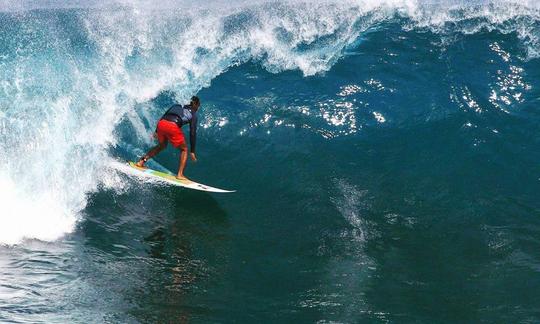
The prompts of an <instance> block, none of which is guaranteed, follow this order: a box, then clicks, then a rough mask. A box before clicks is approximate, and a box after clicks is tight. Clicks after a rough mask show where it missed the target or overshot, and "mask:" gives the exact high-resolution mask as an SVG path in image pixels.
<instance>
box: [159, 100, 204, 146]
mask: <svg viewBox="0 0 540 324" xmlns="http://www.w3.org/2000/svg"><path fill="white" fill-rule="evenodd" d="M161 119H165V120H168V121H172V122H175V123H176V125H178V127H179V128H180V129H181V128H182V126H184V125H185V124H189V144H190V145H191V153H195V144H197V112H196V111H194V110H193V108H192V107H191V105H185V106H183V107H182V106H181V105H172V106H171V108H169V110H167V111H166V112H165V114H164V115H163V117H161Z"/></svg>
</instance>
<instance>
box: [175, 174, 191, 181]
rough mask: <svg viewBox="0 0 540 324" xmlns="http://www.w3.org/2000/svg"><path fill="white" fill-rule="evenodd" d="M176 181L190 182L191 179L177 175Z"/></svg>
mask: <svg viewBox="0 0 540 324" xmlns="http://www.w3.org/2000/svg"><path fill="white" fill-rule="evenodd" d="M176 179H178V180H189V179H188V178H186V177H185V176H184V175H177V176H176Z"/></svg>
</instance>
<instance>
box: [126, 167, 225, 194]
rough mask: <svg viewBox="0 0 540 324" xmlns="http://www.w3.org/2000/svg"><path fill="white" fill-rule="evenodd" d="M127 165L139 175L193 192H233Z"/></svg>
mask: <svg viewBox="0 0 540 324" xmlns="http://www.w3.org/2000/svg"><path fill="white" fill-rule="evenodd" d="M128 165H129V166H130V167H132V168H133V169H135V170H138V171H140V172H141V175H144V176H149V177H152V178H154V179H157V180H161V181H165V182H167V183H170V184H172V185H175V186H180V187H184V188H188V189H194V190H201V191H207V192H220V193H226V192H234V190H233V191H231V190H225V189H220V188H215V187H210V186H207V185H204V184H202V183H198V182H195V181H191V180H187V179H185V180H180V179H177V178H176V177H175V176H174V175H172V174H168V173H165V172H161V171H157V170H153V169H150V168H141V167H138V166H137V165H136V164H135V162H131V161H130V162H129V163H128Z"/></svg>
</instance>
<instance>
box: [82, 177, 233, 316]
mask: <svg viewBox="0 0 540 324" xmlns="http://www.w3.org/2000/svg"><path fill="white" fill-rule="evenodd" d="M86 214H87V215H86V217H85V219H84V221H82V222H81V223H80V226H79V232H80V235H81V236H82V237H83V238H82V241H83V242H84V246H83V247H82V251H81V255H80V258H82V259H84V260H83V261H82V262H84V263H85V267H84V268H85V271H84V272H85V273H83V274H81V276H82V277H83V280H84V281H85V282H86V283H87V284H91V285H93V286H94V287H95V288H96V290H101V289H103V290H102V291H103V293H104V294H105V295H106V296H105V299H106V300H114V301H115V303H116V304H117V305H116V306H115V307H111V308H110V312H105V314H104V319H108V320H128V319H129V320H133V319H135V320H137V321H138V320H142V321H157V320H159V321H163V320H165V321H173V322H185V321H188V320H190V319H193V318H194V317H197V314H200V313H204V312H205V311H206V310H205V309H204V308H203V307H201V306H199V305H198V306H197V307H195V308H194V307H193V306H192V305H194V303H193V302H190V300H189V299H188V298H187V297H186V295H187V293H188V292H189V293H190V296H191V295H193V294H196V293H197V292H198V291H204V289H205V288H204V287H206V286H207V285H209V284H211V282H212V281H215V280H219V276H218V275H219V274H220V273H223V271H222V270H220V269H218V268H220V267H223V266H225V265H226V264H227V262H226V256H227V255H228V252H227V250H228V245H229V242H230V239H229V236H228V233H229V221H228V218H227V213H226V212H225V211H224V210H223V209H222V208H221V207H220V205H219V203H218V201H217V200H216V199H214V197H212V196H211V195H209V194H206V193H201V192H192V191H189V190H182V189H180V190H178V189H177V188H171V187H154V186H153V187H150V188H144V189H142V191H139V192H136V191H128V192H127V193H125V194H116V193H114V192H111V191H107V190H102V191H100V192H98V193H96V194H94V195H93V196H92V197H91V198H90V203H89V205H88V207H87V208H86ZM100 288H101V289H100Z"/></svg>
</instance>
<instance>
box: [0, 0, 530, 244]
mask: <svg viewBox="0 0 540 324" xmlns="http://www.w3.org/2000/svg"><path fill="white" fill-rule="evenodd" d="M393 31H399V33H398V32H395V33H393ZM385 33H387V35H388V38H387V39H385V40H384V41H385V44H386V45H385V46H388V47H389V48H390V47H392V48H393V50H394V51H395V52H393V53H389V54H391V55H390V56H388V57H386V58H384V57H381V58H380V60H379V61H377V62H370V63H369V64H370V69H371V72H373V71H378V70H384V69H388V68H390V69H392V68H395V69H396V71H399V73H411V75H413V73H415V68H414V67H415V66H421V65H422V64H424V63H427V64H432V65H433V67H434V68H436V67H437V66H438V64H439V63H442V64H447V66H446V70H445V71H446V74H444V75H442V78H443V79H442V82H443V83H444V84H445V85H446V86H447V88H446V89H445V90H444V91H443V94H442V95H441V96H440V97H436V96H433V97H431V98H430V100H432V109H433V110H432V111H431V112H430V113H429V114H427V115H425V114H424V115H422V113H420V115H421V116H420V117H422V118H423V117H425V118H428V120H429V119H430V118H431V119H437V118H444V116H448V115H450V114H451V112H449V111H444V110H438V109H439V107H438V106H439V102H438V100H446V99H448V98H450V99H449V100H450V101H451V102H453V103H454V104H455V105H456V107H460V108H461V109H463V110H467V111H468V110H472V111H474V112H476V113H478V114H480V113H482V111H484V110H485V109H491V108H493V109H497V111H500V112H502V113H506V114H519V113H520V112H522V110H520V104H522V103H523V102H524V101H525V100H526V99H525V98H526V97H527V93H528V92H530V91H531V89H532V88H533V87H534V86H535V85H531V84H530V80H529V81H527V80H526V74H527V72H528V71H526V70H525V69H526V65H527V64H531V62H536V60H537V57H538V56H539V55H540V43H539V42H540V41H539V37H540V10H539V9H538V7H537V5H536V4H535V2H533V1H528V2H527V1H524V2H517V1H516V2H511V1H493V2H489V3H488V2H483V1H478V2H475V3H468V4H463V3H462V2H456V3H454V4H444V5H443V4H437V3H430V2H428V3H422V2H417V1H397V0H396V1H391V0H387V1H382V2H381V1H351V2H341V1H340V2H332V1H328V2H324V3H319V2H294V1H290V2H286V1H284V2H272V3H265V2H259V3H247V2H239V3H229V2H227V3H222V2H217V1H216V2H210V3H209V4H208V5H207V6H206V7H205V8H201V7H200V6H199V5H198V4H196V3H194V2H166V3H164V4H160V5H159V6H158V7H156V5H155V4H150V3H148V2H134V3H127V2H114V3H108V4H103V3H90V4H85V5H81V4H80V3H78V2H66V3H62V4H58V3H50V4H49V3H34V2H17V3H15V2H7V3H4V4H3V7H1V12H0V81H1V84H0V158H1V160H2V161H3V166H2V168H1V169H0V184H1V185H0V197H2V198H1V200H2V204H1V205H2V207H1V208H2V210H1V211H0V212H1V213H2V217H1V218H0V243H4V244H15V243H19V242H21V240H23V239H25V238H36V239H40V240H55V239H57V238H58V237H60V236H62V235H63V234H65V233H68V232H70V231H72V230H73V228H74V226H75V225H76V223H77V221H78V220H79V219H80V217H82V216H81V215H82V213H83V211H84V209H85V206H86V205H87V200H88V195H90V194H92V193H93V192H96V190H98V189H99V188H100V187H102V186H104V187H110V188H115V189H119V190H121V189H122V188H123V187H124V186H126V183H125V182H124V180H122V178H120V177H119V176H118V175H117V174H116V173H115V172H114V171H112V170H111V168H108V166H110V164H111V163H112V161H114V160H118V159H121V158H130V159H133V158H135V156H136V155H137V154H140V153H141V152H142V151H141V150H140V149H138V150H136V149H134V147H142V145H148V144H149V140H146V139H147V138H148V135H149V134H150V133H151V132H152V129H153V123H154V122H155V120H156V119H157V118H158V117H159V116H160V114H161V112H162V111H163V109H164V108H165V106H166V105H165V104H164V101H163V100H162V99H163V96H165V97H166V98H167V100H169V101H179V102H185V101H186V100H187V99H188V98H189V97H190V96H192V95H194V94H196V93H198V92H199V91H200V90H201V89H203V88H208V87H210V86H211V84H212V82H213V80H214V79H215V78H216V77H217V76H219V75H221V74H223V73H224V72H225V71H227V70H228V69H231V68H232V67H235V66H243V65H245V64H248V63H249V64H255V65H256V66H259V67H261V68H263V69H264V70H266V71H267V72H270V73H272V74H278V73H282V72H284V71H288V70H294V71H300V72H301V73H302V75H303V76H304V77H305V78H306V80H316V79H317V78H318V77H320V76H324V75H332V73H333V71H332V69H333V67H334V66H335V65H336V64H337V63H338V62H343V61H344V60H348V59H350V57H351V56H355V57H357V60H358V61H356V62H357V64H359V66H360V65H361V64H362V52H363V51H364V53H368V52H369V51H374V50H375V49H374V48H370V47H369V46H367V47H363V46H364V45H365V44H364V43H365V41H366V40H368V39H369V38H370V37H371V36H370V35H377V37H382V36H381V35H383V36H384V35H385ZM490 33H493V35H499V36H500V37H510V38H511V39H510V40H509V41H508V42H510V43H511V44H510V45H508V46H506V48H505V46H502V45H501V42H497V41H492V42H491V43H490V45H489V46H490V47H489V49H487V51H490V53H495V54H496V55H497V57H498V58H499V61H500V64H503V65H504V66H503V67H501V68H499V69H498V70H497V71H496V72H495V73H496V76H494V78H495V79H493V78H491V79H483V80H480V81H478V82H479V83H480V84H479V87H481V88H482V87H483V88H486V89H483V88H482V89H483V90H486V91H487V94H486V93H484V92H483V93H482V94H478V93H477V92H476V89H477V88H475V87H474V86H475V85H474V84H471V85H469V86H467V85H463V84H461V83H460V82H458V80H455V79H453V78H452V75H451V74H449V73H448V71H451V70H453V71H456V70H459V69H463V68H464V65H462V64H461V63H463V62H462V61H461V63H460V61H458V60H455V61H452V60H444V59H441V57H444V56H445V55H453V54H448V53H453V52H455V51H456V50H459V48H460V46H462V45H463V43H464V42H467V40H468V39H471V40H470V41H471V42H474V37H483V36H482V35H489V34H490ZM392 35H394V36H395V37H393V36H392ZM409 36H410V38H409V39H420V40H419V42H420V43H418V44H412V45H411V44H409V45H410V47H409V48H402V47H400V43H402V42H403V43H407V37H409ZM422 41H423V42H422ZM409 45H407V46H409ZM370 46H373V45H370ZM411 48H414V49H415V50H416V51H418V53H417V55H418V56H417V57H411V56H410V55H409V54H410V53H411V52H410V49H411ZM462 48H463V46H462ZM400 50H403V51H404V52H403V53H402V52H400ZM434 51H435V52H436V53H437V55H432V53H433V52H434ZM392 57H394V58H395V59H394V60H393V61H392V62H390V63H389V59H388V58H392ZM423 57H424V58H426V57H427V58H428V59H431V60H432V61H429V62H426V60H424V59H423ZM468 58H469V59H473V58H472V57H468ZM366 64H367V63H366ZM410 64H412V67H410V69H406V68H405V67H407V66H408V65H410ZM470 65H471V64H469V67H470V68H472V67H473V66H470ZM340 69H341V70H340V72H338V73H348V72H347V68H346V67H343V66H342V67H341V68H340ZM423 72H424V73H427V72H426V71H425V70H423ZM261 73H262V72H261ZM374 74H376V73H374ZM256 77H257V76H256ZM414 78H425V79H430V80H433V81H435V82H436V80H439V75H437V74H435V72H434V74H432V75H415V76H414ZM486 78H487V77H486ZM413 80H414V79H413ZM413 82H414V81H413ZM391 83H392V81H391V80H379V79H376V78H369V79H366V80H363V81H361V82H360V81H359V82H356V83H354V82H351V83H350V84H348V85H347V84H345V85H343V84H326V86H328V87H329V88H336V89H337V92H338V96H337V98H334V99H331V98H324V97H320V96H319V97H317V95H316V94H315V93H313V96H314V99H313V101H309V100H310V99H309V98H308V97H305V98H302V99H301V100H300V101H301V102H299V103H298V104H296V103H289V112H287V110H283V109H281V110H280V111H281V112H278V113H279V114H281V115H280V116H282V117H283V118H281V119H280V118H274V119H275V120H274V119H273V121H274V124H273V125H274V126H273V127H289V126H290V125H292V124H294V125H296V126H298V127H301V128H304V129H310V130H313V131H314V132H315V133H317V134H320V135H321V136H322V137H323V138H325V139H326V140H335V139H336V138H337V137H347V136H349V137H354V136H361V130H362V128H365V127H368V128H369V127H390V126H392V125H394V126H399V125H400V122H413V121H414V122H418V120H419V119H422V118H419V119H416V117H418V116H414V115H411V114H414V113H415V112H414V111H411V110H407V108H406V107H401V108H400V109H401V110H397V111H396V110H393V111H384V110H385V108H384V107H385V103H384V102H381V101H380V99H381V97H379V96H376V95H369V94H370V93H371V94H375V93H385V94H391V93H395V94H397V97H396V96H393V97H392V98H393V99H391V100H394V101H393V103H392V104H395V105H397V103H398V102H399V101H400V100H401V99H400V97H399V96H400V95H403V94H407V91H411V89H414V86H412V87H411V85H410V84H407V83H403V84H397V83H394V84H393V85H392V86H387V85H388V84H391ZM222 86H223V87H224V89H223V91H224V92H226V91H227V88H226V87H227V84H223V85H222ZM248 86H249V85H248ZM260 86H261V87H263V85H260ZM434 86H436V85H434ZM276 87H277V90H276V92H275V94H274V95H275V96H278V94H283V95H284V97H288V98H291V100H293V101H291V102H294V98H292V97H294V96H293V95H292V94H286V93H288V92H290V89H287V87H286V85H283V84H281V85H276ZM279 87H281V88H279ZM306 91H307V92H306V93H309V91H308V90H306ZM434 93H435V92H434ZM360 94H363V97H358V98H356V99H357V100H358V101H354V100H352V99H351V100H348V98H353V97H354V96H355V95H356V96H359V95H360ZM298 96H299V97H301V95H300V94H299V95H298ZM351 96H352V97H351ZM389 96H390V95H389ZM311 98H313V97H311ZM442 98H444V99H442ZM356 99H355V100H356ZM242 100H244V103H245V106H246V109H247V110H245V111H244V112H238V111H234V109H236V108H234V109H233V107H228V106H226V103H222V104H223V106H221V107H220V110H219V111H218V110H217V109H215V107H214V108H212V107H211V106H209V107H208V114H207V116H206V117H205V120H204V123H205V124H204V126H205V129H206V130H205V131H203V132H202V136H203V137H204V134H208V135H211V134H212V132H213V131H216V130H217V129H220V128H222V127H223V126H224V125H225V124H226V123H227V122H228V121H231V120H232V119H233V118H234V116H248V117H246V118H239V119H237V120H236V121H235V123H232V122H231V123H229V126H230V127H231V128H230V130H229V132H230V136H231V137H234V136H241V135H242V134H243V133H244V132H246V131H247V130H249V129H252V128H256V127H259V126H261V125H264V123H265V122H268V120H269V119H270V118H272V108H271V107H270V108H269V110H268V111H266V112H265V113H264V115H262V116H257V115H256V114H255V113H253V114H252V113H251V112H250V111H249V106H250V105H262V104H265V102H264V100H265V98H261V97H257V95H256V94H249V95H245V96H244V97H243V99H242ZM362 100H363V101H362ZM389 100H390V99H389ZM165 101H166V100H165ZM284 104H285V105H287V103H284ZM390 106H391V105H390ZM375 107H379V108H375ZM386 107H387V108H388V107H389V106H386ZM485 107H491V108H485ZM228 112H229V113H230V116H228V117H227V114H228ZM233 112H234V113H233ZM366 112H367V114H366ZM424 113H425V112H424ZM389 115H390V116H392V117H391V118H390V116H389ZM291 116H292V117H291ZM250 118H252V119H250ZM287 118H292V119H294V120H293V121H291V120H287ZM299 120H300V122H298V121H299ZM261 121H262V122H261ZM393 123H394V124H393ZM126 124H127V125H129V126H126ZM469 126H470V127H475V124H474V123H472V122H471V123H470V125H469ZM126 127H127V128H126ZM128 130H129V131H128ZM205 132H206V133H205ZM129 138H139V139H138V140H133V139H131V140H130V139H129ZM224 145H232V143H225V144H224Z"/></svg>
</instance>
